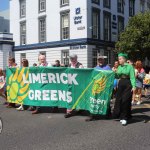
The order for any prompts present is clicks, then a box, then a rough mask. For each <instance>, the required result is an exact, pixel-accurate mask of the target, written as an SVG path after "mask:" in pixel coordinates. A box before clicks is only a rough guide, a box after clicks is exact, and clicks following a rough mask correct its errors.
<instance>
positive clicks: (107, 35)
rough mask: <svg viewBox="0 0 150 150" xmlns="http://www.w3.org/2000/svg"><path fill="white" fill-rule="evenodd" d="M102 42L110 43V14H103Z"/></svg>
mask: <svg viewBox="0 0 150 150" xmlns="http://www.w3.org/2000/svg"><path fill="white" fill-rule="evenodd" d="M104 40H105V41H111V14H110V13H108V12H104Z"/></svg>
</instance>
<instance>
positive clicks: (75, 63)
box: [64, 54, 84, 118]
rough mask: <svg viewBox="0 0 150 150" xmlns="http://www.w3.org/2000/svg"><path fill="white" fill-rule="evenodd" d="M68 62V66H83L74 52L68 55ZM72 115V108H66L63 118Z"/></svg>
mask: <svg viewBox="0 0 150 150" xmlns="http://www.w3.org/2000/svg"><path fill="white" fill-rule="evenodd" d="M70 62H71V63H70V64H69V67H70V68H84V67H83V65H82V64H81V63H80V62H78V56H77V55H76V54H71V55H70ZM71 116H73V110H72V109H67V112H66V114H65V116H64V117H65V118H69V117H71Z"/></svg>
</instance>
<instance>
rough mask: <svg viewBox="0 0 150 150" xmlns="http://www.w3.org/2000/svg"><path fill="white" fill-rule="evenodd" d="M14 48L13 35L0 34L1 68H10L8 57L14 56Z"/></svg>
mask: <svg viewBox="0 0 150 150" xmlns="http://www.w3.org/2000/svg"><path fill="white" fill-rule="evenodd" d="M13 47H14V42H13V35H12V34H10V33H0V68H1V69H4V70H5V69H6V67H7V66H8V57H9V56H12V55H13V54H12V49H13Z"/></svg>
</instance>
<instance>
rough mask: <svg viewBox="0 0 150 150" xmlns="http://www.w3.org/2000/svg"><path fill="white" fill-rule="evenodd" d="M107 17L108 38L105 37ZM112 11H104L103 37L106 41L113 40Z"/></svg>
mask: <svg viewBox="0 0 150 150" xmlns="http://www.w3.org/2000/svg"><path fill="white" fill-rule="evenodd" d="M105 17H108V18H109V32H108V33H109V36H108V39H107V40H106V38H105V35H106V34H105ZM111 30H112V29H111V13H110V12H107V11H103V38H104V41H111Z"/></svg>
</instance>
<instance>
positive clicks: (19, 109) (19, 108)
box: [16, 105, 24, 111]
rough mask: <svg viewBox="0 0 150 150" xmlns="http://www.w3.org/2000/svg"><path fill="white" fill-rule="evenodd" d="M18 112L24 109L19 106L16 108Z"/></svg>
mask: <svg viewBox="0 0 150 150" xmlns="http://www.w3.org/2000/svg"><path fill="white" fill-rule="evenodd" d="M16 109H17V110H18V111H23V110H24V108H23V106H22V105H21V106H20V107H18V108H16Z"/></svg>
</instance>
